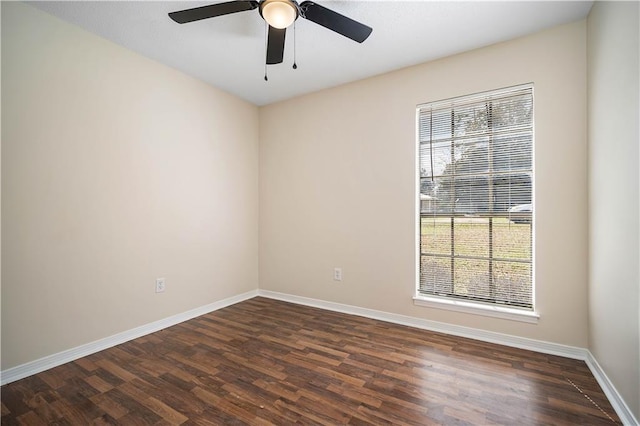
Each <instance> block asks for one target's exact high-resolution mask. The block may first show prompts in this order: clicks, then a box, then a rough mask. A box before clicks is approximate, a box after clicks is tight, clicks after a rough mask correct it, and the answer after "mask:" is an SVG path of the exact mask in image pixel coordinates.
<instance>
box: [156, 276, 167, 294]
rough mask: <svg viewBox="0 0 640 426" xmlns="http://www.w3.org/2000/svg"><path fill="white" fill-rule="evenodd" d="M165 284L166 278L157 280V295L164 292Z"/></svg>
mask: <svg viewBox="0 0 640 426" xmlns="http://www.w3.org/2000/svg"><path fill="white" fill-rule="evenodd" d="M164 288H165V282H164V278H156V293H162V292H164Z"/></svg>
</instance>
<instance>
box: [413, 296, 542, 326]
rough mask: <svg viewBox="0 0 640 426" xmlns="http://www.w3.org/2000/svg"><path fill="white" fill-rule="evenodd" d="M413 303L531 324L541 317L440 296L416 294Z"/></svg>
mask: <svg viewBox="0 0 640 426" xmlns="http://www.w3.org/2000/svg"><path fill="white" fill-rule="evenodd" d="M413 304H414V305H416V306H426V307H428V308H436V309H444V310H447V311H456V312H464V313H466V314H474V315H483V316H486V317H494V318H502V319H507V320H512V321H520V322H527V323H530V324H537V323H538V320H539V319H540V315H538V313H537V312H533V311H525V310H521V309H516V308H507V307H503V306H490V305H484V304H480V303H472V302H465V301H462V300H449V299H444V298H439V297H427V296H415V297H414V298H413Z"/></svg>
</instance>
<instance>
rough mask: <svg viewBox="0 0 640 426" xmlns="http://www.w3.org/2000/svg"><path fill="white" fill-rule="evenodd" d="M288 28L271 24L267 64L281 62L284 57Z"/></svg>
mask: <svg viewBox="0 0 640 426" xmlns="http://www.w3.org/2000/svg"><path fill="white" fill-rule="evenodd" d="M286 34H287V29H286V28H283V29H278V28H273V27H272V26H271V25H269V35H268V38H267V65H273V64H280V63H282V59H283V58H284V37H285V35H286Z"/></svg>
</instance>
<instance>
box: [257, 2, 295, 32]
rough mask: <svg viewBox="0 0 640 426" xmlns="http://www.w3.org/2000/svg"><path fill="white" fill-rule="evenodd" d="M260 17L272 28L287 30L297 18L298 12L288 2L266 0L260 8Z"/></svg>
mask: <svg viewBox="0 0 640 426" xmlns="http://www.w3.org/2000/svg"><path fill="white" fill-rule="evenodd" d="M260 11H261V13H262V17H263V18H264V20H265V21H267V23H268V24H269V25H271V26H272V27H273V28H279V29H282V28H287V27H288V26H289V25H291V24H293V21H295V20H296V18H297V17H298V10H297V9H296V7H295V6H294V5H293V4H292V3H291V2H290V1H289V0H266V1H264V2H263V3H262V4H261V6H260Z"/></svg>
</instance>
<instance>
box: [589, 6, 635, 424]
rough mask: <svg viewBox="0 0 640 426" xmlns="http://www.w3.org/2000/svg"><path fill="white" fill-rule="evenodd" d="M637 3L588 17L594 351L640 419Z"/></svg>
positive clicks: (596, 9) (595, 9) (598, 8)
mask: <svg viewBox="0 0 640 426" xmlns="http://www.w3.org/2000/svg"><path fill="white" fill-rule="evenodd" d="M639 13H640V10H639V7H638V3H637V2H630V3H620V2H596V3H595V5H594V6H593V9H592V10H591V13H590V15H589V19H588V57H589V63H588V77H589V78H588V81H589V84H588V89H589V115H588V117H589V213H590V221H589V236H590V237H589V278H590V279H589V347H590V349H591V352H592V353H593V354H594V356H595V357H596V359H597V360H598V362H599V363H600V364H601V366H602V367H603V369H604V370H605V371H606V373H607V375H608V376H609V378H610V379H611V381H612V382H613V383H614V385H615V387H616V389H617V390H618V392H619V393H620V394H621V395H622V397H623V398H624V399H625V401H626V403H627V404H628V405H629V408H630V409H631V411H633V413H634V414H635V416H636V418H638V419H640V330H639V323H638V321H639V320H638V313H639V312H640V305H639V297H640V270H639V269H638V268H639V267H640V266H639V265H640V227H639V225H640V223H639V220H640V219H639V218H640V186H639V185H640V174H639V172H638V169H639V168H640V158H639V155H640V152H639V149H638V148H639V143H640V142H639V133H638V126H639V125H640V122H639V116H640V107H639V102H640V98H639V95H638V93H639V91H640V87H639V84H638V79H639V75H640V68H639V66H638V60H639V59H638V56H639V51H640V43H639V37H640V34H639V32H638V26H639V17H638V14H639Z"/></svg>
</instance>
